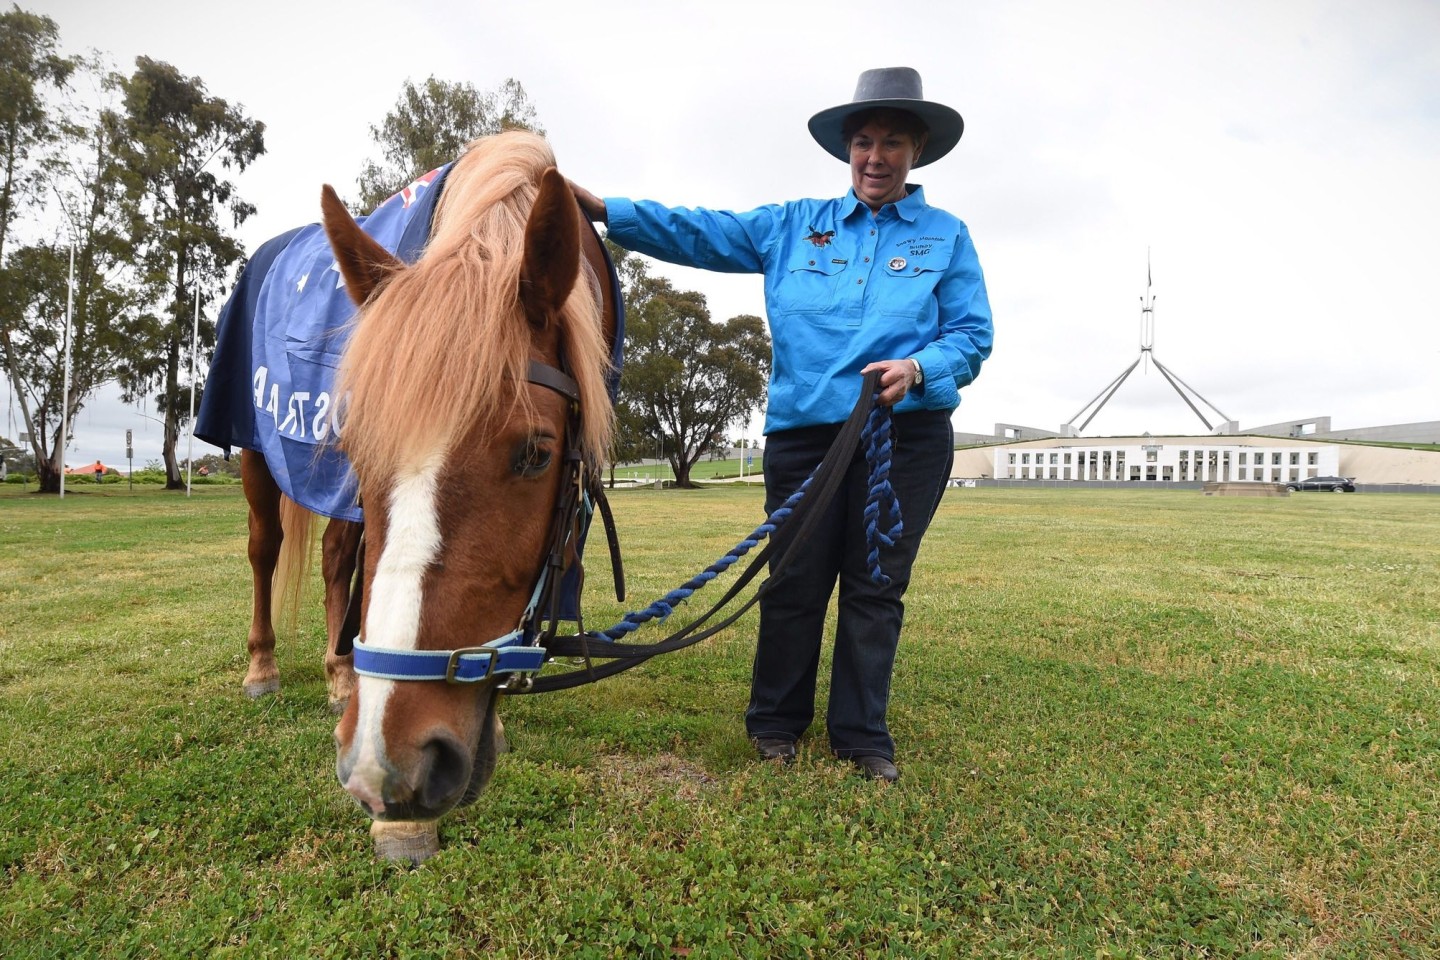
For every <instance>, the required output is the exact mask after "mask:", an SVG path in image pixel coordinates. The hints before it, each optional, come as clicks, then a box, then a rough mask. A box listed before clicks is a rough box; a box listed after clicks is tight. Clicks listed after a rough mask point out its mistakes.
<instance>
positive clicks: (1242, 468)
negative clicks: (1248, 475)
mask: <svg viewBox="0 0 1440 960" xmlns="http://www.w3.org/2000/svg"><path fill="white" fill-rule="evenodd" d="M1240 456H1242V457H1243V456H1245V454H1243V453H1242V454H1240ZM1240 479H1241V480H1244V479H1245V468H1244V467H1241V468H1240Z"/></svg>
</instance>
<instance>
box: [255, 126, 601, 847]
mask: <svg viewBox="0 0 1440 960" xmlns="http://www.w3.org/2000/svg"><path fill="white" fill-rule="evenodd" d="M322 209H323V212H324V228H325V232H326V234H327V236H328V238H329V240H330V245H331V247H332V249H333V251H334V255H335V260H336V263H337V266H338V270H339V272H340V274H341V276H342V277H343V278H344V281H345V285H346V288H347V290H348V292H349V294H350V296H351V298H352V299H353V300H354V301H355V303H356V304H357V305H358V306H359V313H358V315H357V318H356V320H355V325H354V328H353V333H352V335H351V337H350V341H349V344H348V347H346V350H345V354H344V358H343V361H342V363H341V367H340V370H339V375H338V380H337V384H336V387H337V389H336V391H335V395H336V396H340V397H344V398H345V401H344V404H343V408H342V416H341V417H340V418H339V419H338V420H337V422H336V423H337V429H339V430H342V431H343V436H341V438H340V439H339V440H338V442H339V444H340V448H341V450H343V452H344V453H345V454H346V456H347V457H348V458H349V461H350V464H351V467H352V468H353V471H354V475H355V477H356V479H357V480H358V487H359V495H360V501H361V504H362V505H363V509H364V539H365V544H366V545H365V549H364V551H363V553H362V554H361V555H362V556H363V569H362V570H361V581H362V584H363V591H362V594H361V595H362V596H363V605H362V608H361V611H360V623H361V639H362V641H363V642H362V647H361V648H362V649H366V648H372V647H373V648H377V649H383V650H386V651H392V652H396V651H398V652H400V653H403V652H406V651H427V650H432V651H456V650H462V649H473V648H474V647H475V646H476V645H477V644H484V643H486V642H488V641H490V640H492V638H497V637H502V636H503V635H507V634H510V633H512V632H514V631H515V629H516V625H517V624H518V623H519V622H520V621H521V620H522V618H524V616H525V615H526V613H527V604H531V602H532V596H533V593H534V590H535V586H536V583H537V580H538V579H539V577H540V576H541V572H542V568H543V567H544V566H545V563H546V558H547V551H548V550H549V549H550V537H551V531H552V524H553V523H554V515H555V509H556V507H555V505H556V503H557V498H559V497H560V495H561V493H562V491H561V483H562V478H563V477H564V476H566V474H565V473H564V471H563V470H562V461H563V460H564V459H565V454H566V453H567V451H571V450H573V451H578V453H579V455H580V457H581V458H582V460H584V461H587V462H588V463H590V464H599V463H600V462H601V457H602V456H603V454H604V452H605V451H606V450H607V449H608V445H609V432H610V427H611V404H610V397H609V394H608V393H607V389H606V379H605V377H606V374H607V370H608V369H609V367H610V344H611V342H612V340H613V337H614V334H615V328H616V318H617V310H618V304H616V303H615V301H614V296H613V294H612V288H611V286H610V284H609V283H608V282H606V277H607V274H606V261H605V257H604V252H603V250H602V249H601V247H600V244H599V241H598V240H597V238H596V237H595V234H594V232H593V231H592V230H591V229H590V228H589V227H588V225H586V224H585V223H584V222H583V221H582V220H581V215H580V211H579V208H578V205H577V204H576V202H575V199H574V196H573V195H572V194H571V191H570V189H569V187H568V185H567V183H566V181H565V179H564V178H563V177H562V176H561V175H560V174H559V173H558V172H557V171H556V169H555V160H554V156H553V155H552V153H551V151H550V148H549V145H548V144H547V143H546V141H545V140H543V139H541V138H540V137H537V136H534V135H532V134H528V133H521V132H512V133H505V134H501V135H498V136H495V137H489V138H484V139H481V140H478V141H476V142H475V143H473V144H471V145H470V147H469V148H468V149H467V151H466V153H465V154H464V155H463V156H462V157H461V158H460V159H459V160H458V161H457V162H456V164H455V166H454V167H453V169H452V170H451V171H450V173H449V177H448V180H447V182H446V184H445V187H444V192H443V193H442V195H441V197H440V201H439V206H438V207H437V208H436V211H435V216H434V221H433V224H432V227H431V232H430V239H429V242H428V244H427V245H426V247H425V252H424V254H423V255H422V256H421V257H420V259H419V260H418V261H417V262H416V263H415V264H414V265H413V266H406V265H405V264H403V263H402V262H401V261H399V260H398V259H396V258H395V257H394V256H393V255H391V254H390V253H388V252H387V251H386V250H385V249H384V248H383V247H381V246H380V245H379V244H378V243H376V242H375V241H374V240H373V239H372V238H371V237H369V236H368V235H367V234H365V233H364V232H362V231H361V229H360V228H359V226H358V225H357V224H356V222H355V220H354V219H353V218H352V217H351V216H350V214H349V213H348V212H347V211H346V209H345V207H344V205H343V204H342V203H341V202H340V200H339V199H338V198H337V197H336V196H335V194H334V192H333V191H332V190H331V189H330V188H329V187H326V188H325V190H324V194H323V197H322ZM537 365H540V366H541V367H542V368H555V369H558V370H563V371H565V374H564V375H561V376H560V377H559V379H560V380H562V381H565V383H566V385H567V386H566V391H565V392H566V393H571V394H572V395H571V396H566V395H564V393H562V391H561V390H560V389H559V388H557V387H556V386H555V384H554V383H553V382H545V381H546V379H547V378H545V377H542V378H540V381H539V382H537V379H536V377H535V375H534V371H535V369H536V368H537ZM555 369H552V370H551V371H550V372H551V373H552V374H553V373H554V372H555ZM572 378H573V383H571V382H570V381H571V380H572ZM577 408H578V416H576V410H577ZM577 433H578V436H576V435H575V434H577ZM242 472H243V476H244V485H245V493H246V497H247V499H248V501H249V504H250V561H251V566H252V569H253V573H254V578H255V594H254V601H255V602H254V610H253V619H252V624H251V628H250V636H249V648H250V669H249V672H248V673H247V674H246V677H245V689H246V692H247V693H250V694H251V695H260V694H263V693H266V692H270V691H273V690H276V689H278V686H279V683H278V674H277V672H276V667H275V659H274V646H275V633H274V630H273V627H272V625H271V619H272V617H271V614H272V608H275V609H278V607H279V604H278V603H276V601H275V598H276V596H277V595H285V594H287V593H289V592H290V591H285V590H282V589H281V586H282V584H281V583H280V581H281V580H282V579H284V574H283V571H284V570H287V569H288V570H291V571H294V573H293V575H291V578H292V579H293V578H294V577H298V576H300V575H301V574H303V570H301V568H302V567H303V563H286V562H284V561H283V560H282V558H281V556H280V554H281V552H282V551H281V546H282V542H283V545H284V548H285V553H287V554H302V553H304V551H305V549H306V544H307V541H308V539H309V538H308V532H307V531H308V521H309V520H310V519H312V518H313V516H314V515H313V514H309V513H307V512H305V511H303V510H301V509H300V508H298V507H295V506H294V504H292V503H291V502H290V501H289V500H288V498H285V497H283V496H282V495H281V493H280V491H279V489H278V488H277V486H276V483H275V480H274V479H273V478H272V476H271V474H270V471H269V469H268V467H267V465H266V461H265V458H264V456H263V455H262V454H259V453H255V452H253V451H251V450H246V451H245V452H244V454H243V459H242ZM282 506H283V507H284V511H283V512H285V513H286V514H287V516H286V523H285V524H284V525H283V526H282V522H281V514H282ZM282 531H283V532H282ZM359 538H360V525H359V524H355V523H350V522H346V521H340V520H335V521H331V523H330V525H329V527H328V528H327V530H326V532H325V534H324V537H323V550H322V557H323V560H322V566H323V572H324V581H325V608H326V627H327V633H328V637H329V643H328V648H327V653H326V657H325V669H326V676H327V682H328V684H329V688H330V697H331V701H332V705H334V706H335V707H336V708H337V709H338V710H340V711H341V717H340V721H339V724H338V726H337V727H336V729H335V746H336V765H335V766H336V773H337V776H338V777H339V780H340V783H341V785H342V786H343V787H344V788H345V790H346V791H348V792H349V793H350V794H351V795H352V796H353V797H354V798H355V800H356V801H357V802H358V803H359V804H360V806H361V807H363V808H364V809H365V811H366V812H367V813H369V814H370V815H371V817H373V818H374V820H375V824H374V826H373V827H372V834H373V835H374V836H375V839H376V844H377V851H378V852H379V854H380V855H381V856H383V857H386V858H390V859H409V860H412V861H416V862H418V861H419V860H422V859H424V858H425V857H427V856H429V855H431V854H433V853H434V852H436V851H437V850H438V839H437V835H436V832H435V823H436V821H437V820H438V819H439V818H440V817H441V816H443V815H444V814H445V813H446V812H448V811H449V810H451V809H452V808H454V807H456V806H457V805H460V804H463V803H467V802H469V801H472V800H474V799H475V797H476V796H477V795H478V794H479V793H480V791H481V790H483V789H484V787H485V785H486V782H487V781H488V779H489V777H490V774H491V772H492V771H493V769H494V765H495V754H496V750H497V740H498V731H499V721H498V718H497V716H496V703H495V701H496V695H497V687H498V681H499V679H500V678H498V677H496V676H494V675H493V670H492V671H491V674H492V675H491V676H488V677H486V678H485V679H483V680H481V681H480V682H476V683H466V684H452V683H446V682H444V681H437V680H421V681H418V682H417V681H408V680H395V679H387V678H385V677H384V676H377V675H375V672H373V671H368V672H367V671H363V670H362V672H361V674H360V675H358V676H357V675H356V673H355V671H354V669H353V665H352V660H351V656H350V655H349V654H348V653H343V654H342V653H340V652H337V640H338V638H339V637H340V634H341V628H342V624H343V623H344V621H345V612H346V604H347V600H348V596H349V581H350V577H351V575H352V574H353V573H354V571H355V566H356V554H357V546H358V543H359ZM277 563H278V564H279V566H280V568H281V570H282V574H276V569H277ZM272 581H273V582H274V587H273V592H272Z"/></svg>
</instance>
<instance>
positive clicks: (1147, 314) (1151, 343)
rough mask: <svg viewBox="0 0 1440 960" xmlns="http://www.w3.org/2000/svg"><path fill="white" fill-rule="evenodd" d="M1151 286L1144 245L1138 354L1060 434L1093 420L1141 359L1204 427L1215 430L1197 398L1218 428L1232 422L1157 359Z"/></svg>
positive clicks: (1070, 434)
mask: <svg viewBox="0 0 1440 960" xmlns="http://www.w3.org/2000/svg"><path fill="white" fill-rule="evenodd" d="M1152 286H1153V283H1152V273H1151V269H1150V248H1149V247H1146V248H1145V295H1144V296H1143V297H1141V298H1140V356H1138V357H1136V358H1135V362H1134V363H1132V364H1130V366H1128V367H1126V368H1125V370H1124V371H1123V372H1122V373H1121V374H1120V376H1118V377H1116V378H1115V379H1114V380H1111V381H1110V383H1109V384H1108V385H1106V387H1105V389H1103V390H1101V391H1100V392H1099V393H1098V394H1096V395H1095V396H1094V397H1092V398H1091V399H1090V402H1088V403H1086V404H1085V406H1083V407H1081V408H1080V409H1079V411H1077V412H1076V414H1075V415H1074V416H1073V417H1071V418H1070V419H1069V420H1067V421H1065V422H1064V423H1063V424H1061V425H1060V433H1061V435H1062V436H1067V437H1073V436H1079V434H1080V431H1082V430H1084V429H1085V428H1086V427H1087V426H1089V424H1090V421H1091V420H1094V419H1095V415H1096V414H1097V413H1099V412H1100V411H1101V409H1102V408H1103V407H1104V406H1105V404H1106V403H1108V402H1109V401H1110V398H1111V397H1113V396H1115V392H1116V391H1117V390H1119V389H1120V386H1121V385H1122V384H1123V383H1124V382H1125V380H1126V378H1128V377H1129V376H1130V374H1131V373H1132V372H1134V370H1135V368H1136V367H1137V366H1139V365H1140V363H1141V361H1145V362H1146V366H1147V369H1148V366H1149V364H1150V363H1154V364H1155V369H1156V370H1159V371H1160V375H1161V376H1163V377H1164V378H1165V382H1166V383H1168V384H1170V386H1171V387H1173V388H1174V389H1175V392H1176V393H1178V394H1179V395H1180V399H1181V400H1184V401H1185V405H1186V406H1188V407H1189V408H1190V410H1191V412H1192V413H1194V414H1195V416H1197V417H1199V418H1200V422H1201V423H1203V424H1205V429H1206V430H1209V431H1211V432H1216V431H1217V427H1216V426H1215V425H1214V424H1212V423H1211V422H1210V421H1209V420H1207V419H1206V418H1205V415H1204V414H1203V413H1201V412H1200V408H1199V407H1197V406H1196V405H1195V401H1196V400H1198V401H1200V402H1201V403H1203V404H1204V405H1205V406H1207V407H1209V408H1210V410H1212V411H1213V412H1214V413H1215V414H1217V415H1219V417H1220V426H1219V428H1218V429H1219V431H1220V432H1224V431H1225V430H1226V428H1227V427H1230V425H1231V424H1232V421H1231V420H1230V418H1229V417H1227V416H1225V414H1224V413H1222V412H1221V410H1220V408H1219V407H1217V406H1215V404H1213V403H1211V402H1210V401H1209V400H1206V399H1205V398H1204V397H1202V396H1201V395H1200V393H1199V391H1197V390H1196V389H1195V388H1194V387H1192V386H1190V385H1189V384H1188V383H1186V382H1185V381H1184V380H1181V379H1180V377H1179V376H1178V375H1177V374H1176V373H1175V372H1174V371H1172V370H1171V369H1170V368H1169V367H1167V366H1165V364H1163V363H1161V362H1160V358H1159V357H1157V356H1155V295H1154V293H1152V292H1151V287H1152ZM1192 398H1193V399H1192ZM1087 410H1088V411H1089V415H1088V416H1085V419H1084V421H1083V422H1081V424H1080V426H1078V427H1077V426H1075V421H1076V420H1079V419H1080V417H1081V416H1083V415H1085V413H1086V411H1087Z"/></svg>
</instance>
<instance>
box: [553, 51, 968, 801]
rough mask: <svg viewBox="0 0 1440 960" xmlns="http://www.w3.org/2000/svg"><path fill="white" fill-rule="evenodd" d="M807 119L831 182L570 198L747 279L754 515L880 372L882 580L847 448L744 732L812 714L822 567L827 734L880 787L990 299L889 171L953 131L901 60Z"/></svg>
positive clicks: (780, 614)
mask: <svg viewBox="0 0 1440 960" xmlns="http://www.w3.org/2000/svg"><path fill="white" fill-rule="evenodd" d="M809 127H810V133H811V135H812V136H813V137H814V138H815V139H816V141H818V142H819V144H820V146H822V147H823V148H824V149H825V150H826V151H827V152H828V153H830V154H831V155H833V156H835V157H836V158H838V159H841V160H845V161H848V162H849V164H850V180H851V189H850V190H849V192H847V193H846V194H845V196H843V197H840V198H837V199H831V200H795V201H791V202H789V203H785V204H780V205H772V206H765V207H760V208H759V209H756V210H751V211H749V212H746V213H732V212H725V211H713V210H704V209H685V208H667V207H664V206H661V205H659V204H657V203H653V202H651V201H645V200H641V201H633V202H632V201H630V200H626V199H620V198H607V199H605V200H601V199H599V198H597V197H595V196H594V195H593V194H591V193H589V192H588V191H586V190H583V189H581V188H579V187H575V193H576V197H577V199H578V200H579V202H580V205H581V207H582V208H583V209H584V210H585V212H586V214H587V215H588V216H589V217H590V218H591V219H594V220H598V221H603V222H605V223H607V224H608V225H609V236H610V239H611V240H614V241H615V242H616V243H618V244H620V245H621V246H623V247H626V248H628V249H631V250H636V251H639V252H641V253H644V254H648V255H650V256H653V257H658V258H659V259H661V260H666V261H669V262H671V263H679V264H684V265H687V266H693V267H701V268H705V269H710V270H720V271H726V272H732V273H733V272H751V273H763V274H764V275H765V306H766V310H767V312H768V315H769V316H768V319H769V324H770V331H771V337H772V350H773V358H774V362H773V363H772V364H771V370H770V388H769V401H768V405H767V408H766V417H765V433H766V444H765V493H766V510H767V511H773V510H774V509H776V508H777V507H778V506H779V505H780V504H781V503H782V502H784V500H785V499H786V498H787V497H789V496H790V494H792V493H793V492H794V491H795V489H796V488H797V487H798V486H799V485H800V483H801V482H802V481H803V480H804V479H805V478H806V477H807V476H808V475H809V474H810V472H811V471H812V470H813V469H814V468H815V466H816V464H818V463H819V462H820V460H821V458H822V457H823V455H824V454H825V451H826V450H827V449H828V447H829V445H830V442H831V440H832V439H833V438H834V436H835V435H836V433H837V432H838V430H839V428H840V425H841V423H842V422H843V421H844V420H845V419H846V417H847V416H848V414H849V412H850V409H851V408H852V407H853V406H854V404H855V401H856V399H857V398H858V394H859V391H860V385H861V380H862V378H863V377H864V375H865V374H867V373H869V372H870V371H872V370H878V371H880V379H879V386H880V392H879V395H878V401H879V402H880V403H881V404H885V405H888V406H892V407H893V408H894V411H893V412H894V416H893V435H894V438H895V449H894V455H893V463H892V467H891V473H890V480H891V483H892V485H893V486H894V488H895V494H896V498H897V499H898V501H899V503H900V506H901V509H902V511H903V519H904V535H903V536H902V537H900V538H899V539H898V540H897V541H896V544H895V546H894V547H891V548H883V549H882V551H881V556H880V561H881V566H882V568H883V569H884V571H885V573H886V574H887V575H888V576H889V578H890V583H889V584H885V585H881V584H877V583H875V582H874V581H873V580H871V578H870V574H869V566H868V563H867V559H866V544H865V530H864V523H863V520H862V514H863V510H864V505H865V498H866V494H867V491H868V470H867V467H866V463H865V458H864V455H863V452H862V451H856V454H855V458H854V459H853V461H852V462H851V464H850V468H849V470H848V472H847V474H846V477H845V483H844V485H843V487H842V488H841V490H840V492H839V493H838V494H837V496H836V498H835V500H834V501H833V503H832V505H831V507H830V515H829V516H827V518H826V522H825V523H823V524H821V525H820V527H819V529H818V531H817V534H816V537H815V538H814V539H813V540H811V541H809V542H808V543H806V544H805V545H804V547H803V549H804V553H803V555H801V556H799V557H797V559H796V562H794V563H792V564H791V565H790V566H789V567H788V568H787V570H786V571H784V572H783V574H782V578H781V580H779V581H777V582H776V583H774V584H773V585H772V587H771V589H769V590H768V591H767V592H766V594H765V595H764V597H763V598H762V599H761V603H760V636H759V641H758V644H757V647H756V653H755V665H754V670H753V675H752V679H751V695H750V705H749V708H748V709H747V710H746V713H745V727H746V730H747V732H748V733H749V735H750V737H751V739H752V740H753V741H754V743H755V745H756V746H757V748H758V749H759V752H760V756H761V758H762V759H766V760H779V761H782V762H786V763H788V762H790V761H791V760H793V759H794V757H795V743H796V741H797V740H798V739H799V738H800V736H801V735H802V734H803V733H804V732H805V730H806V729H807V728H808V727H809V725H810V722H811V720H812V719H813V717H814V710H815V682H816V670H817V667H818V664H819V659H820V645H821V636H822V632H823V629H824V624H825V611H826V607H827V606H828V605H829V601H830V595H831V593H832V592H833V591H834V589H835V584H836V583H837V581H838V583H839V585H840V590H839V612H838V618H837V627H836V635H835V651H834V657H833V662H832V666H831V672H830V700H829V706H828V709H827V712H826V726H827V729H828V732H829V736H830V748H831V750H833V751H834V753H835V755H836V756H838V757H841V758H844V759H848V760H850V761H851V762H853V763H854V764H855V765H856V767H857V768H859V770H860V771H861V772H862V773H864V774H865V775H866V776H869V777H873V778H875V779H879V780H886V781H892V782H893V781H894V780H896V779H897V778H898V777H899V776H900V772H899V770H898V768H897V767H896V766H895V762H894V758H895V744H894V741H893V739H892V738H891V736H890V732H889V730H888V728H887V727H886V724H885V714H886V709H887V706H888V703H889V697H890V676H891V673H892V670H893V667H894V663H895V653H896V648H897V646H898V644H899V640H900V627H901V622H902V620H903V617H904V603H903V597H904V594H905V589H906V587H907V586H908V585H909V582H910V570H911V566H912V565H913V563H914V560H915V555H916V552H917V551H918V549H919V547H920V540H921V538H922V536H923V535H924V533H925V528H926V527H927V526H928V524H929V522H930V518H931V517H932V516H933V514H934V512H935V508H936V506H937V505H938V504H939V501H940V494H941V492H942V491H943V490H944V486H945V481H946V480H947V479H948V478H949V475H950V466H951V463H952V461H953V456H954V453H953V434H952V432H951V428H950V414H951V412H952V411H953V410H954V409H955V407H956V406H957V405H958V404H959V402H960V396H959V388H961V387H963V386H965V385H966V384H968V383H970V381H972V380H974V379H975V376H976V374H978V373H979V371H980V364H981V362H982V361H984V360H985V358H986V357H988V356H989V355H990V346H991V333H992V328H991V321H990V303H989V300H988V298H987V296H986V293H985V280H984V277H983V276H982V275H981V272H980V263H979V261H978V260H977V259H976V256H975V248H974V246H973V245H972V244H971V242H970V233H969V231H968V230H967V229H966V227H965V224H964V223H962V222H961V221H960V220H958V219H956V218H955V217H954V216H952V215H950V214H949V213H946V212H945V211H943V210H940V209H938V208H935V207H932V206H930V205H929V204H928V203H926V201H925V193H924V190H923V189H921V188H920V187H919V186H918V185H913V184H909V183H907V177H908V176H909V173H910V170H911V169H912V168H913V167H918V166H923V165H924V164H927V163H931V162H933V161H935V160H938V159H940V158H941V157H943V156H944V155H945V154H946V153H948V152H949V151H950V150H951V149H952V148H953V147H954V146H955V144H956V143H957V142H958V141H959V140H960V135H961V133H962V132H963V131H964V121H963V120H962V119H961V117H960V115H959V114H958V113H956V112H955V111H954V110H952V109H951V108H949V107H947V106H944V105H943V104H939V103H934V102H931V101H927V100H925V99H923V97H922V95H921V84H920V75H919V74H918V73H917V72H916V71H914V70H912V69H910V68H908V67H891V68H885V69H879V70H867V71H865V72H864V73H863V74H861V75H860V82H859V84H858V85H857V87H856V90H855V96H854V98H853V99H852V100H851V101H850V102H849V103H846V104H842V105H840V106H837V107H832V108H830V109H828V110H822V111H821V112H820V113H817V114H816V115H815V116H814V117H812V118H811V119H810V124H809Z"/></svg>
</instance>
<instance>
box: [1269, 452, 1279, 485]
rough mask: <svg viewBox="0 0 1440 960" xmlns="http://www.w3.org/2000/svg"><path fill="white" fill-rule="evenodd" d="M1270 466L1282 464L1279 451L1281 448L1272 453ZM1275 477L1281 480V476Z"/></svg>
mask: <svg viewBox="0 0 1440 960" xmlns="http://www.w3.org/2000/svg"><path fill="white" fill-rule="evenodd" d="M1270 466H1272V467H1278V466H1280V451H1279V450H1276V451H1275V452H1274V453H1272V454H1270ZM1275 479H1276V480H1279V479H1280V478H1279V476H1276V478H1275Z"/></svg>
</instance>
